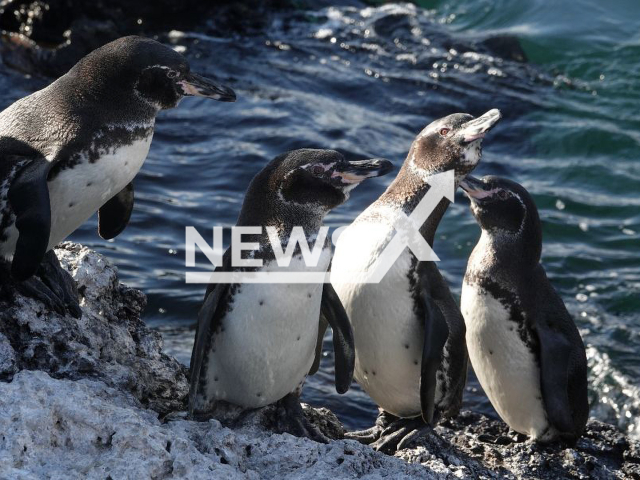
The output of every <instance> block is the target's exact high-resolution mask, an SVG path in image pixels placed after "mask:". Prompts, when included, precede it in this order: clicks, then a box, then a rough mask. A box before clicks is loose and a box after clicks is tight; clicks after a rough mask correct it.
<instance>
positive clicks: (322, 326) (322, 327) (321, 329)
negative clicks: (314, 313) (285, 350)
mask: <svg viewBox="0 0 640 480" xmlns="http://www.w3.org/2000/svg"><path fill="white" fill-rule="evenodd" d="M328 326H329V322H327V319H326V318H324V316H323V315H322V313H321V314H320V322H319V325H318V339H317V340H316V356H315V358H314V359H313V365H311V370H309V375H315V374H316V373H317V372H318V369H319V368H320V360H321V359H322V341H323V340H324V334H325V332H326V331H327V327H328Z"/></svg>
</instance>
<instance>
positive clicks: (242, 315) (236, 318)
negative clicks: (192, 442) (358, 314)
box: [206, 248, 331, 408]
mask: <svg viewBox="0 0 640 480" xmlns="http://www.w3.org/2000/svg"><path fill="white" fill-rule="evenodd" d="M330 259H331V249H330V248H326V249H324V250H323V253H322V255H321V259H320V262H319V265H318V268H317V269H316V268H314V270H322V271H326V270H327V268H328V266H329V261H330ZM268 270H270V269H269V268H268V267H266V268H264V269H262V271H268ZM283 270H284V269H279V270H278V271H283ZM286 270H289V271H304V270H308V269H306V268H305V267H304V265H303V263H302V261H301V260H300V259H299V258H294V259H293V261H292V262H291V265H290V267H288V268H287V269H286ZM322 289H323V284H320V283H313V284H243V285H241V286H240V287H239V289H238V290H236V292H235V293H234V295H233V308H232V310H231V311H230V312H229V313H228V314H227V315H226V316H225V317H224V318H223V320H222V330H221V331H220V332H219V333H218V334H216V337H215V340H214V342H213V350H212V352H211V354H210V355H209V362H208V365H207V377H208V378H207V382H206V388H207V391H206V395H207V396H208V397H209V398H214V399H219V400H226V401H228V402H231V403H234V404H236V405H240V406H243V407H245V408H257V407H262V406H265V405H268V404H271V403H274V402H276V401H278V400H280V399H281V398H283V397H284V396H285V395H287V394H289V393H291V392H293V391H294V390H296V388H298V387H299V386H301V385H302V383H303V382H304V380H305V378H306V376H307V374H308V373H309V369H310V368H311V365H312V363H313V359H314V354H315V345H316V340H317V337H318V322H319V318H320V303H321V299H322Z"/></svg>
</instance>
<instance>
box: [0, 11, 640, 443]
mask: <svg viewBox="0 0 640 480" xmlns="http://www.w3.org/2000/svg"><path fill="white" fill-rule="evenodd" d="M421 4H422V7H420V6H415V5H412V4H386V5H383V6H380V7H367V8H355V7H332V8H326V9H323V10H320V11H315V12H299V11H298V12H288V13H281V14H278V15H276V16H275V17H274V20H273V22H272V23H271V24H270V25H269V27H268V28H267V29H266V31H265V32H263V33H260V34H252V35H237V36H235V37H233V38H220V37H215V36H208V35H204V34H202V33H190V32H171V33H170V34H169V35H168V36H167V37H166V38H163V39H162V40H164V41H167V42H169V43H172V44H173V45H174V46H175V47H176V48H178V49H179V50H180V51H183V52H184V53H185V55H186V56H187V57H188V58H189V60H190V61H191V63H192V68H193V70H194V71H200V72H201V73H204V74H207V75H215V76H217V77H218V78H219V79H220V80H222V81H223V82H224V83H226V84H228V85H230V86H232V87H233V88H234V89H235V90H236V92H237V94H238V101H237V102H236V103H235V104H222V103H215V102H210V101H206V100H200V99H193V98H189V99H185V100H184V101H183V103H182V104H181V106H180V108H178V109H176V110H172V111H168V112H165V113H162V114H161V115H160V117H159V119H158V125H157V129H156V135H155V138H154V141H153V145H152V147H151V152H150V154H149V157H148V159H147V161H146V163H145V165H144V167H143V169H142V171H141V172H140V174H139V176H138V177H137V179H136V181H135V188H136V208H135V210H134V213H133V216H132V219H131V223H130V225H129V227H128V228H127V229H126V230H125V231H124V232H123V233H122V234H121V235H120V236H119V237H118V238H117V239H115V240H114V241H109V242H106V241H103V240H101V239H100V238H99V237H98V236H97V232H96V219H95V218H93V219H92V220H90V221H89V222H87V224H86V225H85V226H83V227H82V228H81V229H79V230H78V231H77V232H76V233H75V234H74V235H73V236H72V240H75V241H79V242H82V243H84V244H87V245H89V246H90V247H92V248H95V249H96V250H98V251H100V252H102V253H103V254H105V255H106V256H107V257H109V258H110V259H112V260H113V261H114V262H115V263H116V264H117V265H118V267H119V269H120V274H121V277H122V280H123V281H124V282H126V283H127V284H129V285H131V286H134V287H137V288H140V289H142V290H143V291H144V292H145V293H146V294H147V296H148V300H149V304H148V307H147V311H146V313H145V320H146V321H147V322H148V323H149V324H150V325H151V326H153V327H154V328H158V329H159V330H160V331H162V332H163V334H164V336H165V342H166V348H167V350H168V351H169V353H171V354H174V355H176V356H177V357H178V358H179V359H180V360H182V361H184V362H185V363H187V362H188V360H189V355H190V349H191V345H192V342H193V335H194V332H193V330H192V326H193V324H194V322H195V318H196V314H197V311H198V308H199V305H200V302H201V300H202V296H203V293H204V286H200V285H187V284H185V270H186V268H185V248H184V239H185V226H187V225H189V226H195V227H196V228H197V229H198V231H200V232H201V233H203V235H204V234H205V233H206V232H210V231H211V228H212V227H213V226H214V225H223V226H231V225H233V224H234V223H235V220H236V218H237V215H238V213H239V210H240V207H241V204H242V200H243V195H244V191H245V189H246V187H247V185H248V183H249V181H250V180H251V178H252V177H253V175H254V174H255V173H256V172H257V171H258V170H260V168H262V166H264V165H265V164H266V163H267V162H268V161H269V160H270V159H271V158H273V157H274V156H276V155H277V154H279V153H281V152H284V151H287V150H290V149H294V148H300V147H318V148H320V147H323V148H335V149H338V150H340V151H342V152H343V153H345V154H346V155H347V156H348V157H349V158H366V157H370V156H384V157H386V158H389V159H390V160H392V161H393V162H394V164H395V165H396V167H399V166H400V165H401V163H402V161H403V160H404V158H405V156H406V153H407V151H408V148H409V145H410V143H411V141H412V140H413V138H414V136H415V135H416V134H417V133H418V132H419V131H420V130H421V129H422V128H423V127H424V126H425V125H426V124H427V123H429V122H430V121H432V120H433V119H435V118H438V117H441V116H444V115H447V114H449V113H453V112H468V113H471V114H474V115H479V114H481V113H483V112H485V111H487V110H489V109H490V108H499V109H501V111H502V113H503V116H504V118H503V120H502V121H501V123H500V124H499V125H498V126H497V127H496V128H495V130H494V131H492V132H491V134H490V135H489V136H488V137H487V139H486V140H485V142H484V156H483V159H482V162H481V165H480V166H479V167H478V168H477V170H476V173H477V174H479V175H482V174H498V175H503V176H508V177H510V178H513V179H515V180H517V181H519V182H521V183H523V184H524V185H525V186H526V187H527V188H528V189H529V191H530V192H531V193H532V194H533V195H534V198H535V200H536V203H537V205H538V207H539V209H540V215H541V218H542V221H543V226H544V248H543V259H542V260H543V263H544V265H545V267H546V269H547V273H548V275H549V277H550V279H551V281H552V282H553V284H554V285H555V286H556V288H557V289H558V291H559V293H560V294H561V296H562V297H563V298H564V300H565V302H566V304H567V307H568V308H569V311H570V312H571V313H572V315H573V317H574V319H575V321H576V323H577V325H578V327H579V329H580V331H581V333H582V335H583V338H584V341H585V344H586V345H587V351H588V358H589V383H590V399H591V404H592V415H593V416H594V417H596V418H599V419H602V420H605V421H610V422H613V423H616V424H618V425H619V426H620V428H621V429H623V430H627V431H629V432H630V433H632V434H634V435H636V436H640V421H638V420H637V417H638V415H640V389H639V388H638V382H639V380H640V356H638V354H637V351H638V347H639V346H640V342H639V333H638V330H639V329H640V255H639V252H638V250H639V247H640V197H639V196H638V191H640V163H639V160H640V109H638V105H639V104H640V84H639V82H638V78H639V77H640V5H638V3H637V1H634V0H610V1H608V2H600V1H597V0H577V1H574V2H557V1H551V0H525V1H520V2H510V1H507V0H466V1H465V0H462V1H456V2H442V1H424V2H421ZM500 35H509V36H513V37H515V38H516V39H517V41H518V42H519V44H520V45H521V48H522V50H523V51H524V53H525V54H526V57H527V58H528V61H527V62H519V61H515V60H510V59H509V58H508V55H506V54H505V53H504V51H503V50H501V49H496V48H491V47H490V46H487V45H490V44H489V43H487V42H486V40H487V39H488V38H491V37H495V36H500ZM45 83H46V81H45V80H43V79H37V78H24V77H23V76H22V75H20V74H18V73H16V72H12V71H7V70H3V71H1V72H0V87H2V90H1V91H0V107H2V108H4V106H6V105H9V104H10V103H11V102H12V101H14V100H15V99H17V98H19V97H21V96H24V95H26V94H28V93H29V92H31V91H33V90H35V89H37V88H41V87H42V86H43V85H44V84H45ZM390 181H391V178H390V177H384V178H381V179H377V180H375V181H369V182H366V183H365V184H363V185H362V186H361V187H359V188H358V189H356V190H355V191H354V192H353V194H352V198H351V200H350V201H349V202H348V203H347V204H345V205H344V206H342V207H340V208H338V209H337V210H335V211H334V212H333V213H331V214H330V215H329V217H328V218H327V222H326V223H327V224H328V225H330V226H331V227H338V226H341V225H344V224H348V223H349V222H350V221H352V220H353V219H354V218H355V217H356V216H357V215H358V213H359V212H361V211H362V210H363V209H364V208H366V206H367V205H368V204H370V203H371V202H372V201H373V200H374V199H375V198H376V197H377V196H378V195H379V194H380V193H381V192H382V191H383V190H384V188H385V187H386V186H387V185H388V183H389V182H390ZM478 236H479V230H478V227H477V225H476V224H475V221H474V220H473V218H472V217H471V215H470V212H469V209H468V202H467V201H466V199H465V198H464V196H463V195H461V194H458V196H457V197H456V202H455V203H454V204H453V205H452V206H451V207H450V209H449V211H448V213H447V215H446V217H445V219H444V220H443V222H442V224H441V226H440V228H439V230H438V234H437V238H436V243H435V251H436V253H437V254H438V255H439V257H440V258H441V260H442V261H441V263H440V268H441V270H442V272H443V274H444V276H445V278H446V279H447V280H448V281H449V283H450V285H451V288H452V290H453V291H454V293H455V294H456V295H459V292H460V285H461V282H462V276H463V273H464V270H465V266H466V261H467V258H468V256H469V253H470V252H471V250H472V248H473V246H474V244H475V242H476V240H477V238H478ZM208 238H210V237H208ZM199 267H201V268H206V267H207V265H206V262H205V258H204V257H202V258H199ZM325 347H326V348H325V351H326V353H327V359H325V361H324V363H323V366H322V369H321V371H320V372H319V374H318V375H316V376H315V377H312V378H310V379H309V380H308V381H307V384H306V386H305V391H304V394H303V399H304V400H305V401H307V402H309V403H311V404H313V405H318V406H321V405H324V406H328V407H330V408H331V409H332V410H334V411H335V412H336V413H337V414H338V415H339V417H340V418H341V420H343V421H344V423H345V424H346V425H347V426H348V427H351V428H360V427H367V426H369V425H370V424H371V423H372V422H373V419H374V418H375V414H376V409H375V406H374V405H373V404H372V403H371V401H370V400H369V399H368V397H367V396H366V394H365V393H364V392H362V391H361V390H360V389H359V388H358V387H357V386H356V385H354V387H353V388H352V390H351V391H350V392H349V393H347V394H346V395H337V394H336V393H335V390H334V388H333V382H332V376H333V370H332V356H331V351H330V350H331V348H330V342H328V341H325ZM465 405H466V406H467V407H469V408H474V409H477V410H480V411H482V412H484V413H487V414H489V415H494V416H495V413H494V412H493V410H492V407H491V405H490V404H489V402H488V401H487V399H486V397H485V396H484V394H483V393H482V391H481V388H480V387H479V385H478V383H477V381H476V380H475V378H474V377H473V374H472V373H470V376H469V382H468V388H467V392H466V397H465Z"/></svg>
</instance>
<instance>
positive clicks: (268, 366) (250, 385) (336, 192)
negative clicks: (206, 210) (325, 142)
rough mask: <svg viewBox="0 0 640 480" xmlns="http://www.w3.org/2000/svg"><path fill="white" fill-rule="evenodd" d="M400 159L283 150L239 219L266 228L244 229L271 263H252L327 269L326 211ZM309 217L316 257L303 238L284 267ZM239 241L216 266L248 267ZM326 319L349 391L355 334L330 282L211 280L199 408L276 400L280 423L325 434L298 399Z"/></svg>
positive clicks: (197, 361)
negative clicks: (306, 257)
mask: <svg viewBox="0 0 640 480" xmlns="http://www.w3.org/2000/svg"><path fill="white" fill-rule="evenodd" d="M391 168H392V164H391V163H390V162H389V161H388V160H382V159H373V160H361V161H346V160H345V158H344V157H343V156H342V155H341V154H340V153H338V152H336V151H333V150H312V149H302V150H294V151H291V152H288V153H285V154H282V155H280V156H278V157H276V158H275V159H274V160H272V161H271V162H270V163H269V164H268V165H267V166H266V167H265V168H264V169H263V170H262V171H260V172H259V173H258V174H257V175H256V176H255V178H254V179H253V180H252V181H251V184H250V185H249V188H248V190H247V193H246V196H245V199H244V202H243V205H242V209H241V212H240V216H239V218H238V222H237V225H236V227H253V228H256V227H259V228H258V229H259V231H260V232H261V233H259V234H255V235H246V236H245V237H243V242H251V243H254V245H255V246H254V249H253V250H249V251H248V252H244V258H250V259H253V260H257V259H259V260H260V262H261V263H262V266H260V267H258V266H255V267H252V268H250V269H249V270H250V271H257V272H294V271H296V272H311V271H315V272H323V273H324V272H326V271H327V269H328V267H329V263H330V261H331V242H330V240H329V238H325V240H322V239H321V237H319V232H320V229H321V226H322V221H323V218H324V217H325V215H326V214H327V213H328V212H329V211H330V210H331V209H333V208H335V207H337V206H338V205H341V204H342V203H343V202H345V201H346V200H347V199H348V198H349V195H350V192H351V190H352V189H353V188H354V187H356V186H357V185H358V184H359V183H360V182H362V181H363V180H365V179H366V178H370V177H377V176H381V175H384V174H386V173H387V172H389V171H390V170H391ZM300 227H302V231H303V233H304V236H305V238H306V240H307V242H308V245H309V248H310V249H312V250H315V249H316V246H315V242H318V241H323V243H321V244H320V245H322V250H321V254H320V255H319V257H318V261H317V264H316V266H315V267H312V266H306V265H305V262H303V257H302V255H301V248H300V246H298V245H296V249H295V251H294V253H293V257H292V260H291V262H290V264H289V265H288V266H283V267H278V263H279V262H277V261H276V260H277V259H276V256H275V252H276V251H277V250H279V251H286V250H287V246H288V245H289V244H290V241H291V239H292V238H293V235H294V233H295V230H294V229H295V228H297V229H299V228H300ZM269 228H271V230H272V233H271V234H268V233H267V232H266V230H267V229H269ZM274 242H275V243H274ZM275 245H277V250H276V248H274V246H275ZM312 245H313V246H312ZM233 249H234V245H233V244H232V245H231V247H230V248H229V249H228V250H227V251H226V252H225V254H224V256H223V264H222V266H220V267H218V268H216V271H223V272H232V271H243V268H242V267H237V266H234V265H233V263H234V262H233V261H232V258H233V256H234V255H238V256H240V255H241V254H242V252H234V251H233ZM245 269H246V267H245ZM323 322H328V324H329V325H331V327H332V329H333V339H334V349H335V359H336V360H335V361H336V366H335V380H336V390H337V391H338V393H345V392H346V391H347V390H348V389H349V386H350V383H351V380H352V376H353V364H354V352H353V334H352V331H351V327H350V324H349V320H348V319H347V317H346V314H345V312H344V308H343V307H342V304H341V303H340V300H339V299H338V296H337V295H336V293H335V292H334V290H333V288H332V287H331V284H330V283H324V284H323V283H237V284H211V285H209V287H208V288H207V292H206V295H205V301H204V304H203V306H202V308H201V310H200V312H199V315H198V326H197V331H196V338H195V343H194V347H193V352H192V356H191V365H190V373H191V384H190V392H189V414H190V415H191V417H192V418H195V419H203V418H208V417H210V416H213V415H215V412H216V409H217V408H218V406H220V405H222V406H225V405H227V404H232V405H235V406H239V407H241V408H242V409H243V410H247V409H257V408H261V407H265V406H267V405H271V404H276V408H277V412H278V414H277V415H276V416H277V418H278V420H277V422H276V425H275V429H276V431H278V432H288V433H291V434H293V435H296V436H306V437H309V438H312V439H315V440H317V441H322V442H324V441H326V438H325V437H324V436H323V435H322V434H321V433H320V432H319V431H317V429H315V427H313V426H312V425H311V424H309V422H308V421H307V420H306V419H305V417H304V415H303V413H302V409H301V407H300V403H299V401H298V398H299V395H300V392H301V388H302V385H303V383H304V381H305V378H306V376H307V374H308V373H309V372H310V370H311V367H312V364H313V363H314V357H315V355H316V346H317V345H318V343H320V341H321V338H319V336H320V334H321V333H324V329H320V325H321V324H322V323H323Z"/></svg>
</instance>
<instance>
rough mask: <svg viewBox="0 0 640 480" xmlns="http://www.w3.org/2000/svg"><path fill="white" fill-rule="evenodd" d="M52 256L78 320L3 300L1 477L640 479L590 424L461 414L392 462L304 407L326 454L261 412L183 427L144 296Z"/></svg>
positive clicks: (622, 440) (632, 456)
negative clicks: (511, 422)
mask: <svg viewBox="0 0 640 480" xmlns="http://www.w3.org/2000/svg"><path fill="white" fill-rule="evenodd" d="M57 254H58V257H59V258H60V260H61V262H62V264H63V265H64V267H65V268H67V269H68V270H69V271H70V272H71V273H72V275H73V276H74V278H75V279H76V281H77V282H78V287H79V290H80V293H81V296H82V302H81V306H82V310H83V315H82V318H81V319H79V320H77V319H75V318H72V317H62V316H60V315H58V314H57V313H53V312H49V311H46V310H45V309H44V308H43V307H42V306H41V305H39V304H37V303H35V302H34V301H32V300H30V299H26V298H23V297H21V296H19V295H17V294H16V293H15V292H13V291H10V289H5V290H4V291H2V292H0V432H1V437H0V477H1V478H3V479H39V478H57V479H58V478H70V479H72V478H91V479H93V478H96V479H109V478H110V479H113V480H116V479H120V478H136V479H144V478H156V479H165V478H193V479H198V478H217V479H236V478H243V479H245V478H247V479H258V478H296V479H297V478H302V479H306V478H308V479H315V478H335V479H338V478H354V477H355V478H394V479H398V478H414V477H419V478H543V479H547V478H548V479H561V478H605V479H609V478H611V479H613V478H640V443H638V442H635V441H632V440H630V439H628V438H626V437H625V436H624V435H623V434H621V433H620V432H618V431H617V430H616V429H615V428H614V427H613V426H610V425H607V424H603V423H601V422H598V421H591V422H590V423H589V425H588V429H587V432H586V434H585V435H584V436H583V438H581V439H580V440H579V441H578V442H577V444H576V445H574V446H567V445H553V446H538V445H535V444H531V443H528V442H518V443H510V444H507V442H508V441H509V440H508V437H509V436H510V434H509V431H508V428H507V427H506V426H505V425H504V424H503V423H501V422H498V421H495V420H490V419H488V418H486V417H483V416H482V415H479V414H476V413H473V412H468V411H465V412H463V413H462V414H461V415H460V416H459V417H458V418H457V419H455V420H453V421H449V422H447V423H445V424H443V425H441V426H439V427H437V428H436V430H435V432H434V433H433V434H432V435H430V436H429V437H427V438H425V439H423V440H422V441H421V442H420V444H419V445H414V446H412V447H411V448H407V449H404V450H402V451H400V452H398V453H397V454H396V455H395V456H393V457H392V456H388V455H385V454H382V453H378V452H374V451H373V450H371V449H370V448H369V447H367V446H364V445H360V444H359V443H357V442H355V441H353V440H342V439H340V437H341V436H342V432H343V428H342V426H341V425H340V423H339V421H338V420H337V418H336V417H335V416H334V415H333V414H332V413H331V412H330V411H328V410H326V409H313V408H311V407H307V408H306V412H307V414H308V416H309V418H310V419H311V420H312V421H313V422H315V423H316V424H317V425H318V426H319V427H320V428H322V429H323V431H324V432H325V433H326V434H327V435H329V436H331V437H332V438H335V440H334V441H332V442H331V443H329V444H328V445H324V444H319V443H315V442H313V441H311V440H308V439H302V438H296V437H293V436H291V435H287V434H282V435H281V434H274V433H271V432H270V430H269V429H268V428H266V425H267V424H268V420H269V412H268V410H267V411H262V412H256V413H254V414H253V415H249V416H247V417H246V418H245V419H244V421H243V422H242V423H241V424H240V425H239V426H235V427H233V428H228V427H225V426H223V425H222V424H221V423H220V422H219V421H217V420H211V421H209V422H193V421H189V420H186V419H185V415H184V406H185V401H186V396H187V391H188V380H187V375H188V371H187V369H186V368H185V367H184V366H183V365H181V364H180V363H179V362H177V361H176V360H175V359H174V358H172V357H170V356H168V355H165V354H164V353H162V338H161V336H160V334H159V333H158V332H155V331H153V330H151V329H149V328H147V327H146V326H145V324H144V323H143V321H142V320H141V319H140V315H141V313H142V312H143V310H144V307H145V297H144V295H143V294H142V293H141V292H139V291H137V290H134V289H131V288H128V287H126V286H124V285H122V284H120V283H119V281H118V276H117V270H116V269H115V267H114V266H113V265H111V264H110V263H109V262H108V261H107V260H106V259H105V258H104V257H103V256H101V255H99V254H97V253H95V252H93V251H91V250H89V249H87V248H85V247H82V246H80V245H76V244H71V243H65V244H63V245H62V246H61V247H60V248H58V249H57Z"/></svg>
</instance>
